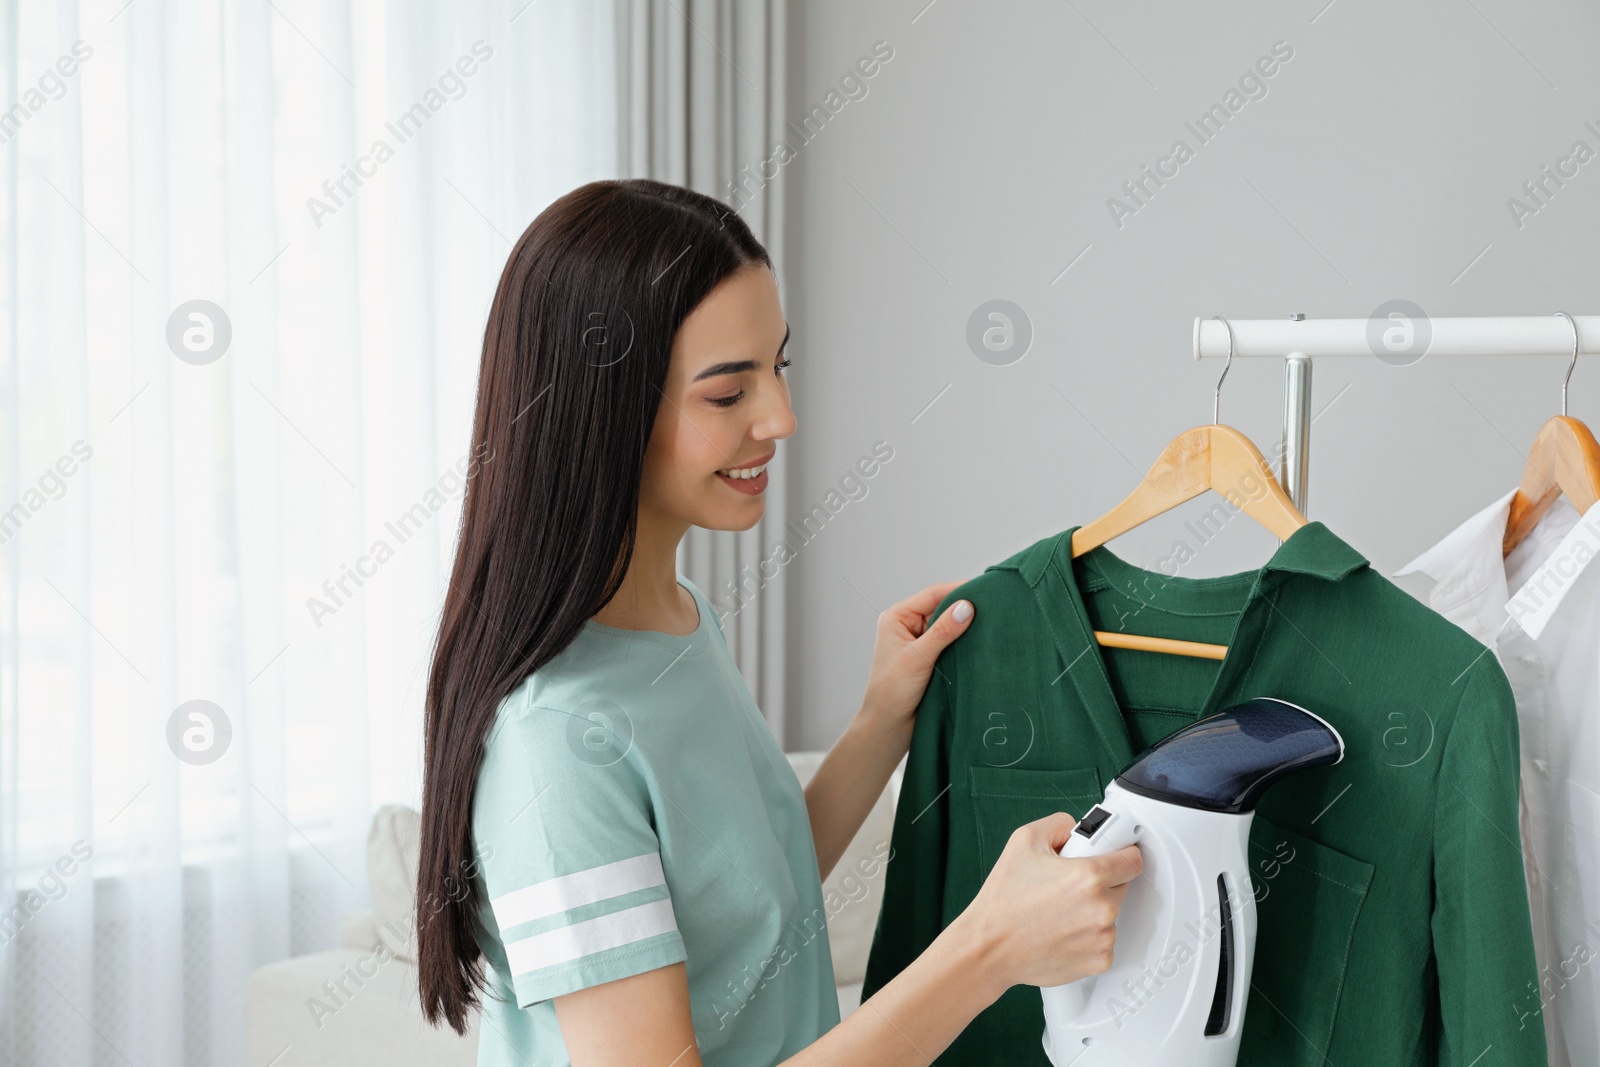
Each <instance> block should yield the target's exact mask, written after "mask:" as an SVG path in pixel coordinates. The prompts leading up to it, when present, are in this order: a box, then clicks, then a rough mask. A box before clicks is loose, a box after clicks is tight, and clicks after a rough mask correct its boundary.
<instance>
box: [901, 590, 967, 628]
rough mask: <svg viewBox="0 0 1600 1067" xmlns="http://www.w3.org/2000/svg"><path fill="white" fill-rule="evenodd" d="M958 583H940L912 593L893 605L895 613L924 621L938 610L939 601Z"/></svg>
mask: <svg viewBox="0 0 1600 1067" xmlns="http://www.w3.org/2000/svg"><path fill="white" fill-rule="evenodd" d="M960 584H962V583H960V582H940V583H939V584H938V585H930V586H928V587H927V588H926V589H923V590H922V591H921V592H917V593H913V594H911V595H910V596H908V597H906V598H905V599H904V600H902V601H900V603H898V604H896V605H895V610H896V611H903V612H905V613H907V614H912V615H915V616H916V617H917V618H918V619H919V620H921V619H926V618H927V617H928V616H929V615H932V614H933V613H934V610H935V609H936V608H938V606H939V601H941V600H943V599H944V598H945V597H947V596H949V595H950V591H951V590H952V589H954V588H955V587H956V586H958V585H960Z"/></svg>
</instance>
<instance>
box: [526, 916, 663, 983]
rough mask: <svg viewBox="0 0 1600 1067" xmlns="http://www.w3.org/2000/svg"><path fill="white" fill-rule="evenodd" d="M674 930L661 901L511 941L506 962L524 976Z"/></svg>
mask: <svg viewBox="0 0 1600 1067" xmlns="http://www.w3.org/2000/svg"><path fill="white" fill-rule="evenodd" d="M677 928H678V924H677V921H676V920H675V919H673V917H672V900H671V899H670V898H668V897H662V898H661V899H660V900H652V901H650V902H649V903H648V904H639V905H637V906H635V907H632V908H624V909H622V910H621V911H614V912H612V913H611V914H610V915H597V916H595V917H594V918H593V919H585V920H584V921H583V922H579V923H573V924H572V925H571V926H558V927H556V928H555V929H554V930H546V931H545V932H544V933H542V934H534V935H533V936H532V937H525V938H523V939H522V940H521V941H513V942H512V943H511V944H509V945H507V946H506V962H507V963H508V964H509V965H510V967H511V973H512V974H513V975H524V974H527V973H528V972H529V971H537V970H539V969H540V968H543V967H554V966H555V965H556V964H558V963H567V962H569V961H571V960H575V959H578V958H579V957H581V956H590V955H593V954H594V953H596V952H604V951H605V950H606V949H610V948H616V947H618V946H619V945H626V944H629V943H631V942H634V941H643V940H644V939H645V938H647V937H654V936H655V935H656V934H664V933H667V932H668V931H671V930H676V929H677Z"/></svg>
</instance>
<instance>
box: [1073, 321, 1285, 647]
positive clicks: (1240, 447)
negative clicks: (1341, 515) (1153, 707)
mask: <svg viewBox="0 0 1600 1067" xmlns="http://www.w3.org/2000/svg"><path fill="white" fill-rule="evenodd" d="M1212 318H1215V319H1218V320H1219V321H1221V322H1222V324H1223V326H1227V325H1228V322H1227V320H1226V319H1223V318H1222V317H1221V316H1219V315H1213V316H1212ZM1232 365H1233V331H1232V330H1231V329H1229V331H1228V362H1227V363H1226V364H1225V365H1224V366H1223V368H1222V377H1221V378H1218V379H1217V388H1216V394H1215V397H1214V399H1213V406H1212V410H1211V425H1210V426H1197V427H1195V428H1194V429H1192V430H1190V431H1188V432H1187V433H1184V434H1182V435H1180V436H1179V437H1178V438H1176V439H1175V440H1174V441H1173V442H1172V443H1171V444H1169V445H1168V446H1167V447H1166V449H1165V450H1163V451H1162V453H1161V455H1160V456H1159V457H1158V458H1157V459H1156V461H1155V464H1154V465H1153V466H1152V467H1151V468H1150V473H1149V474H1147V475H1145V478H1144V481H1142V482H1140V483H1139V487H1138V488H1137V489H1135V490H1134V491H1133V492H1132V493H1130V494H1128V496H1127V498H1126V499H1124V500H1123V501H1122V503H1120V504H1118V505H1117V506H1116V507H1114V508H1112V509H1111V510H1110V511H1109V512H1107V513H1106V514H1105V515H1103V516H1101V517H1100V518H1098V519H1096V520H1095V521H1094V522H1091V523H1089V524H1088V525H1087V526H1083V527H1080V528H1079V529H1078V530H1077V531H1075V532H1074V533H1073V535H1072V556H1073V558H1074V559H1076V558H1077V557H1079V556H1081V555H1083V554H1084V553H1085V552H1087V551H1089V550H1090V549H1091V548H1096V547H1098V546H1099V545H1103V544H1105V543H1106V542H1107V541H1109V540H1111V539H1112V538H1113V537H1116V536H1118V535H1119V534H1124V533H1127V532H1128V531H1129V530H1131V529H1133V528H1134V527H1135V526H1138V525H1140V524H1141V523H1144V522H1146V521H1148V520H1150V519H1153V518H1155V517H1156V516H1157V515H1160V514H1162V513H1163V512H1167V511H1171V510H1172V509H1173V508H1175V507H1177V506H1178V505H1179V504H1182V503H1184V502H1185V501H1188V500H1193V499H1194V498H1195V497H1197V496H1199V495H1200V494H1201V493H1204V492H1205V491H1206V490H1208V489H1209V490H1211V491H1213V492H1217V493H1222V494H1223V495H1225V496H1229V491H1230V490H1231V491H1232V495H1231V496H1229V502H1230V503H1235V504H1238V505H1239V507H1240V510H1242V511H1243V512H1244V513H1245V514H1246V515H1248V516H1250V518H1252V519H1254V520H1255V521H1256V522H1258V523H1260V524H1261V525H1262V526H1265V527H1266V528H1267V529H1268V530H1270V531H1272V532H1273V533H1274V534H1276V535H1277V537H1278V540H1280V541H1287V540H1288V539H1289V536H1290V535H1291V534H1293V533H1294V532H1295V531H1296V530H1298V529H1299V528H1300V527H1302V526H1304V525H1305V524H1306V517H1305V516H1304V515H1302V514H1300V509H1299V508H1297V507H1295V506H1294V501H1292V500H1290V499H1289V494H1288V493H1285V492H1284V491H1283V487H1282V486H1281V485H1279V484H1278V479H1277V478H1276V477H1275V476H1274V475H1273V473H1272V468H1271V467H1269V466H1268V465H1267V460H1266V457H1264V456H1263V455H1262V454H1261V450H1260V449H1259V448H1257V447H1256V446H1255V445H1254V444H1253V443H1251V441H1250V438H1248V437H1246V436H1245V435H1244V434H1242V433H1240V432H1239V431H1238V430H1235V429H1234V428H1233V427H1231V426H1223V425H1221V424H1220V423H1218V422H1217V418H1218V416H1219V415H1220V414H1221V409H1222V382H1223V380H1224V379H1226V378H1227V377H1228V368H1229V367H1231V366H1232ZM1252 479H1253V480H1254V484H1256V485H1259V486H1261V487H1263V488H1264V489H1265V492H1264V493H1260V494H1259V497H1257V494H1256V493H1250V492H1246V491H1245V489H1246V488H1247V487H1250V486H1251V485H1252ZM1094 636H1095V640H1096V641H1097V642H1098V643H1099V644H1101V645H1103V646H1106V647H1110V648H1133V649H1140V650H1142V651H1146V652H1168V653H1172V654H1175V655H1179V656H1197V657H1200V658H1202V659H1216V660H1220V659H1222V658H1223V657H1225V656H1226V655H1227V654H1228V646H1227V645H1214V644H1208V643H1206V642H1203V641H1178V640H1174V639H1172V638H1168V637H1144V636H1140V635H1138V634H1126V633H1114V632H1112V631H1109V630H1096V631H1095V632H1094Z"/></svg>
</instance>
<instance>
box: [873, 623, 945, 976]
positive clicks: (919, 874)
mask: <svg viewBox="0 0 1600 1067" xmlns="http://www.w3.org/2000/svg"><path fill="white" fill-rule="evenodd" d="M953 599H955V593H951V594H950V596H949V597H947V598H946V600H947V601H950V600H953ZM944 609H945V604H940V605H939V608H938V610H937V611H935V612H934V617H935V618H938V617H939V616H940V615H941V614H942V613H943V612H944ZM955 661H956V657H955V656H954V655H953V654H951V650H949V649H947V650H946V651H945V652H944V653H942V654H941V655H940V656H939V659H938V660H937V661H936V662H935V664H934V668H935V669H934V672H933V675H932V677H931V678H930V679H929V680H928V688H927V689H926V690H925V691H924V692H923V694H922V701H921V703H920V704H918V705H917V719H916V725H915V726H914V727H913V728H912V733H911V752H910V756H909V757H908V759H907V760H906V770H905V778H904V780H903V782H902V783H901V786H900V799H899V801H898V803H897V804H896V805H895V813H894V829H893V832H892V833H891V834H890V838H889V862H888V871H887V873H886V875H885V877H884V884H883V906H882V910H880V911H879V912H878V926H877V930H876V932H875V933H874V935H873V938H872V950H871V952H870V954H869V955H868V956H867V971H866V975H865V977H864V978H863V982H862V987H861V999H862V1000H865V999H866V998H867V997H870V996H871V995H872V994H873V993H875V992H877V991H878V990H879V989H882V988H883V986H884V985H885V984H887V983H888V982H889V980H890V979H892V978H894V976H895V975H897V974H899V973H900V972H901V971H902V970H904V969H905V968H906V966H907V965H908V964H909V963H910V962H911V961H912V960H914V959H916V958H917V957H918V956H919V955H921V954H922V951H923V950H924V949H926V948H927V947H928V946H929V945H930V944H932V943H933V939H934V938H936V937H938V936H939V931H941V930H943V929H944V927H945V919H944V883H945V863H946V854H947V851H948V840H949V822H950V816H949V812H950V799H949V797H948V796H947V795H946V794H947V793H948V792H949V788H950V782H949V777H948V776H949V767H950V736H951V733H952V726H953V723H952V721H951V707H952V705H953V704H954V702H955V685H956V682H955Z"/></svg>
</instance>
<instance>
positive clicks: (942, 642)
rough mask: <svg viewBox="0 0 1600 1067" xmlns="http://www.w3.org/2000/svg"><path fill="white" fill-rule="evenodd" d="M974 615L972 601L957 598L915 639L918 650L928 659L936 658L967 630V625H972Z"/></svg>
mask: <svg viewBox="0 0 1600 1067" xmlns="http://www.w3.org/2000/svg"><path fill="white" fill-rule="evenodd" d="M974 615H976V612H975V611H974V610H973V607H972V601H970V600H958V601H956V602H955V603H954V604H951V605H950V606H949V607H948V608H946V609H945V612H944V614H943V615H941V616H939V618H938V620H937V621H936V622H935V623H934V624H933V625H932V626H930V627H928V629H927V631H926V632H924V633H923V634H922V636H921V637H918V638H917V639H916V645H917V648H918V650H919V651H921V652H922V654H923V655H925V656H927V657H928V658H929V659H934V658H936V657H937V656H938V655H939V653H941V652H943V651H944V650H945V647H946V646H948V645H949V644H950V642H952V641H954V640H955V639H956V638H958V637H960V636H961V635H962V634H964V633H966V632H967V627H968V626H970V625H972V619H973V617H974Z"/></svg>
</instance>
